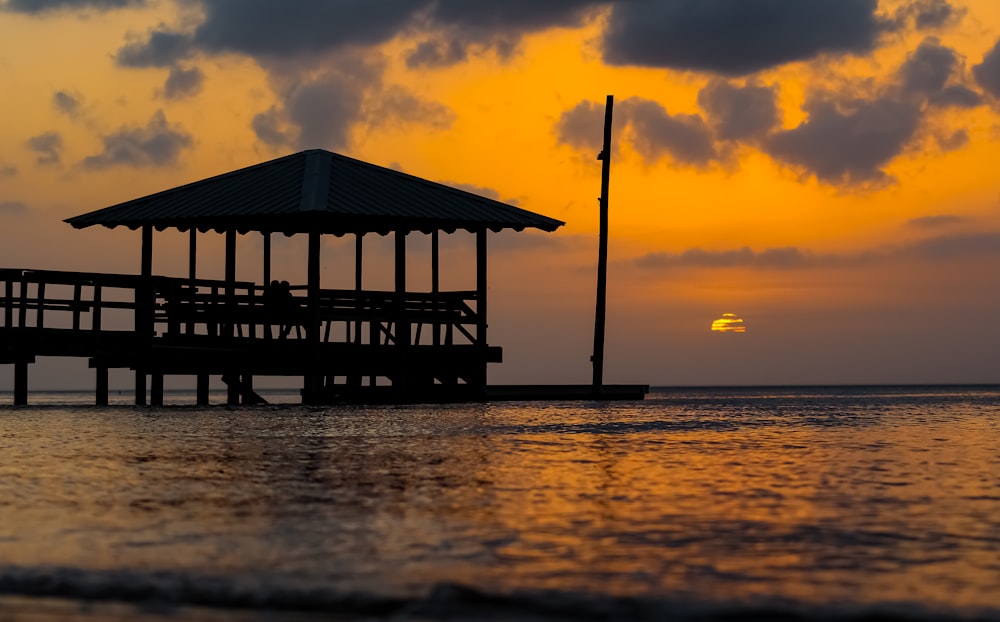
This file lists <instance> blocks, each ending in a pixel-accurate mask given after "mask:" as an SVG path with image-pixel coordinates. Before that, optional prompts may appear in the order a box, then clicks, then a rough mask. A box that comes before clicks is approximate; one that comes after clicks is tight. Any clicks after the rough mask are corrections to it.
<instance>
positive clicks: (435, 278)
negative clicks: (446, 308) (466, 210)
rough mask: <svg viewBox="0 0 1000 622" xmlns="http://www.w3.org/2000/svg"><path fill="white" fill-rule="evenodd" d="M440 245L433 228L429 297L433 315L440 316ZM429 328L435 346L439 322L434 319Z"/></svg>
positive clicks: (439, 338)
mask: <svg viewBox="0 0 1000 622" xmlns="http://www.w3.org/2000/svg"><path fill="white" fill-rule="evenodd" d="M440 274H441V247H440V240H439V239H438V230H437V229H435V230H434V231H432V232H431V299H432V300H433V301H434V317H435V318H437V317H440V312H441V309H440V308H439V302H440V297H439V296H438V294H439V293H440V291H441V279H440ZM431 329H432V330H433V331H434V334H433V335H432V336H431V343H432V344H433V345H435V346H439V345H441V323H440V322H438V321H436V320H435V321H434V323H432V324H431Z"/></svg>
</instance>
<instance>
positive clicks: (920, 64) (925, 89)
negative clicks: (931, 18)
mask: <svg viewBox="0 0 1000 622" xmlns="http://www.w3.org/2000/svg"><path fill="white" fill-rule="evenodd" d="M958 65H959V59H958V55H957V54H956V53H955V51H954V50H952V49H951V48H949V47H945V46H943V45H941V43H940V42H939V41H938V40H937V39H936V38H935V37H928V38H927V39H924V40H923V41H922V42H921V43H920V45H919V46H918V47H917V49H916V51H914V52H913V53H912V54H910V55H909V56H908V57H907V59H906V61H905V62H904V63H903V65H902V66H901V67H900V68H899V75H900V78H901V79H902V82H903V91H904V92H906V93H920V94H923V95H933V94H935V93H939V92H941V91H942V90H944V85H945V83H946V82H947V81H948V78H950V77H951V74H952V72H954V71H955V68H956V67H957V66H958Z"/></svg>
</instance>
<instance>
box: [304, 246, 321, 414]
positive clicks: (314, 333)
mask: <svg viewBox="0 0 1000 622" xmlns="http://www.w3.org/2000/svg"><path fill="white" fill-rule="evenodd" d="M320 241H321V239H320V234H319V233H318V232H310V233H309V257H308V269H307V278H308V283H307V285H306V290H307V292H308V296H309V299H308V305H309V314H308V320H307V324H306V339H307V342H308V344H309V354H310V364H311V365H313V366H315V365H316V364H318V363H319V345H320V343H319V339H320V330H319V292H320ZM309 372H310V373H308V374H307V375H306V376H305V378H303V385H304V386H303V388H304V389H305V396H304V397H305V398H306V400H308V401H313V400H315V396H316V394H317V393H318V392H319V390H320V388H321V387H322V385H323V377H322V376H321V375H320V374H319V373H317V370H316V369H310V370H309Z"/></svg>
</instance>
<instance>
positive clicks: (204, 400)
mask: <svg viewBox="0 0 1000 622" xmlns="http://www.w3.org/2000/svg"><path fill="white" fill-rule="evenodd" d="M197 383H198V384H197V389H196V391H195V402H196V403H197V404H198V406H208V374H198V380H197Z"/></svg>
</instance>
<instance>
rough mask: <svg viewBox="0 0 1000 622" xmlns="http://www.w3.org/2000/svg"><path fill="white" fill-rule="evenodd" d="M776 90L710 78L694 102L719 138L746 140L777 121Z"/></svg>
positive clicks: (758, 135)
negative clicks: (704, 114) (738, 84)
mask: <svg viewBox="0 0 1000 622" xmlns="http://www.w3.org/2000/svg"><path fill="white" fill-rule="evenodd" d="M777 99H778V91H777V88H776V87H773V86H759V85H755V84H747V85H745V86H736V85H734V84H732V83H730V82H727V81H725V80H712V81H711V82H709V83H708V86H706V87H705V88H703V89H702V90H701V91H700V92H699V93H698V105H699V106H701V109H702V110H704V111H705V112H706V113H707V114H708V122H709V124H710V125H711V126H712V129H713V130H715V135H716V137H717V138H719V139H721V140H750V139H754V138H759V137H762V136H764V135H766V134H767V133H768V132H770V131H771V129H773V128H774V127H775V126H776V125H777V124H778V123H779V121H780V118H779V114H778V104H777Z"/></svg>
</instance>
